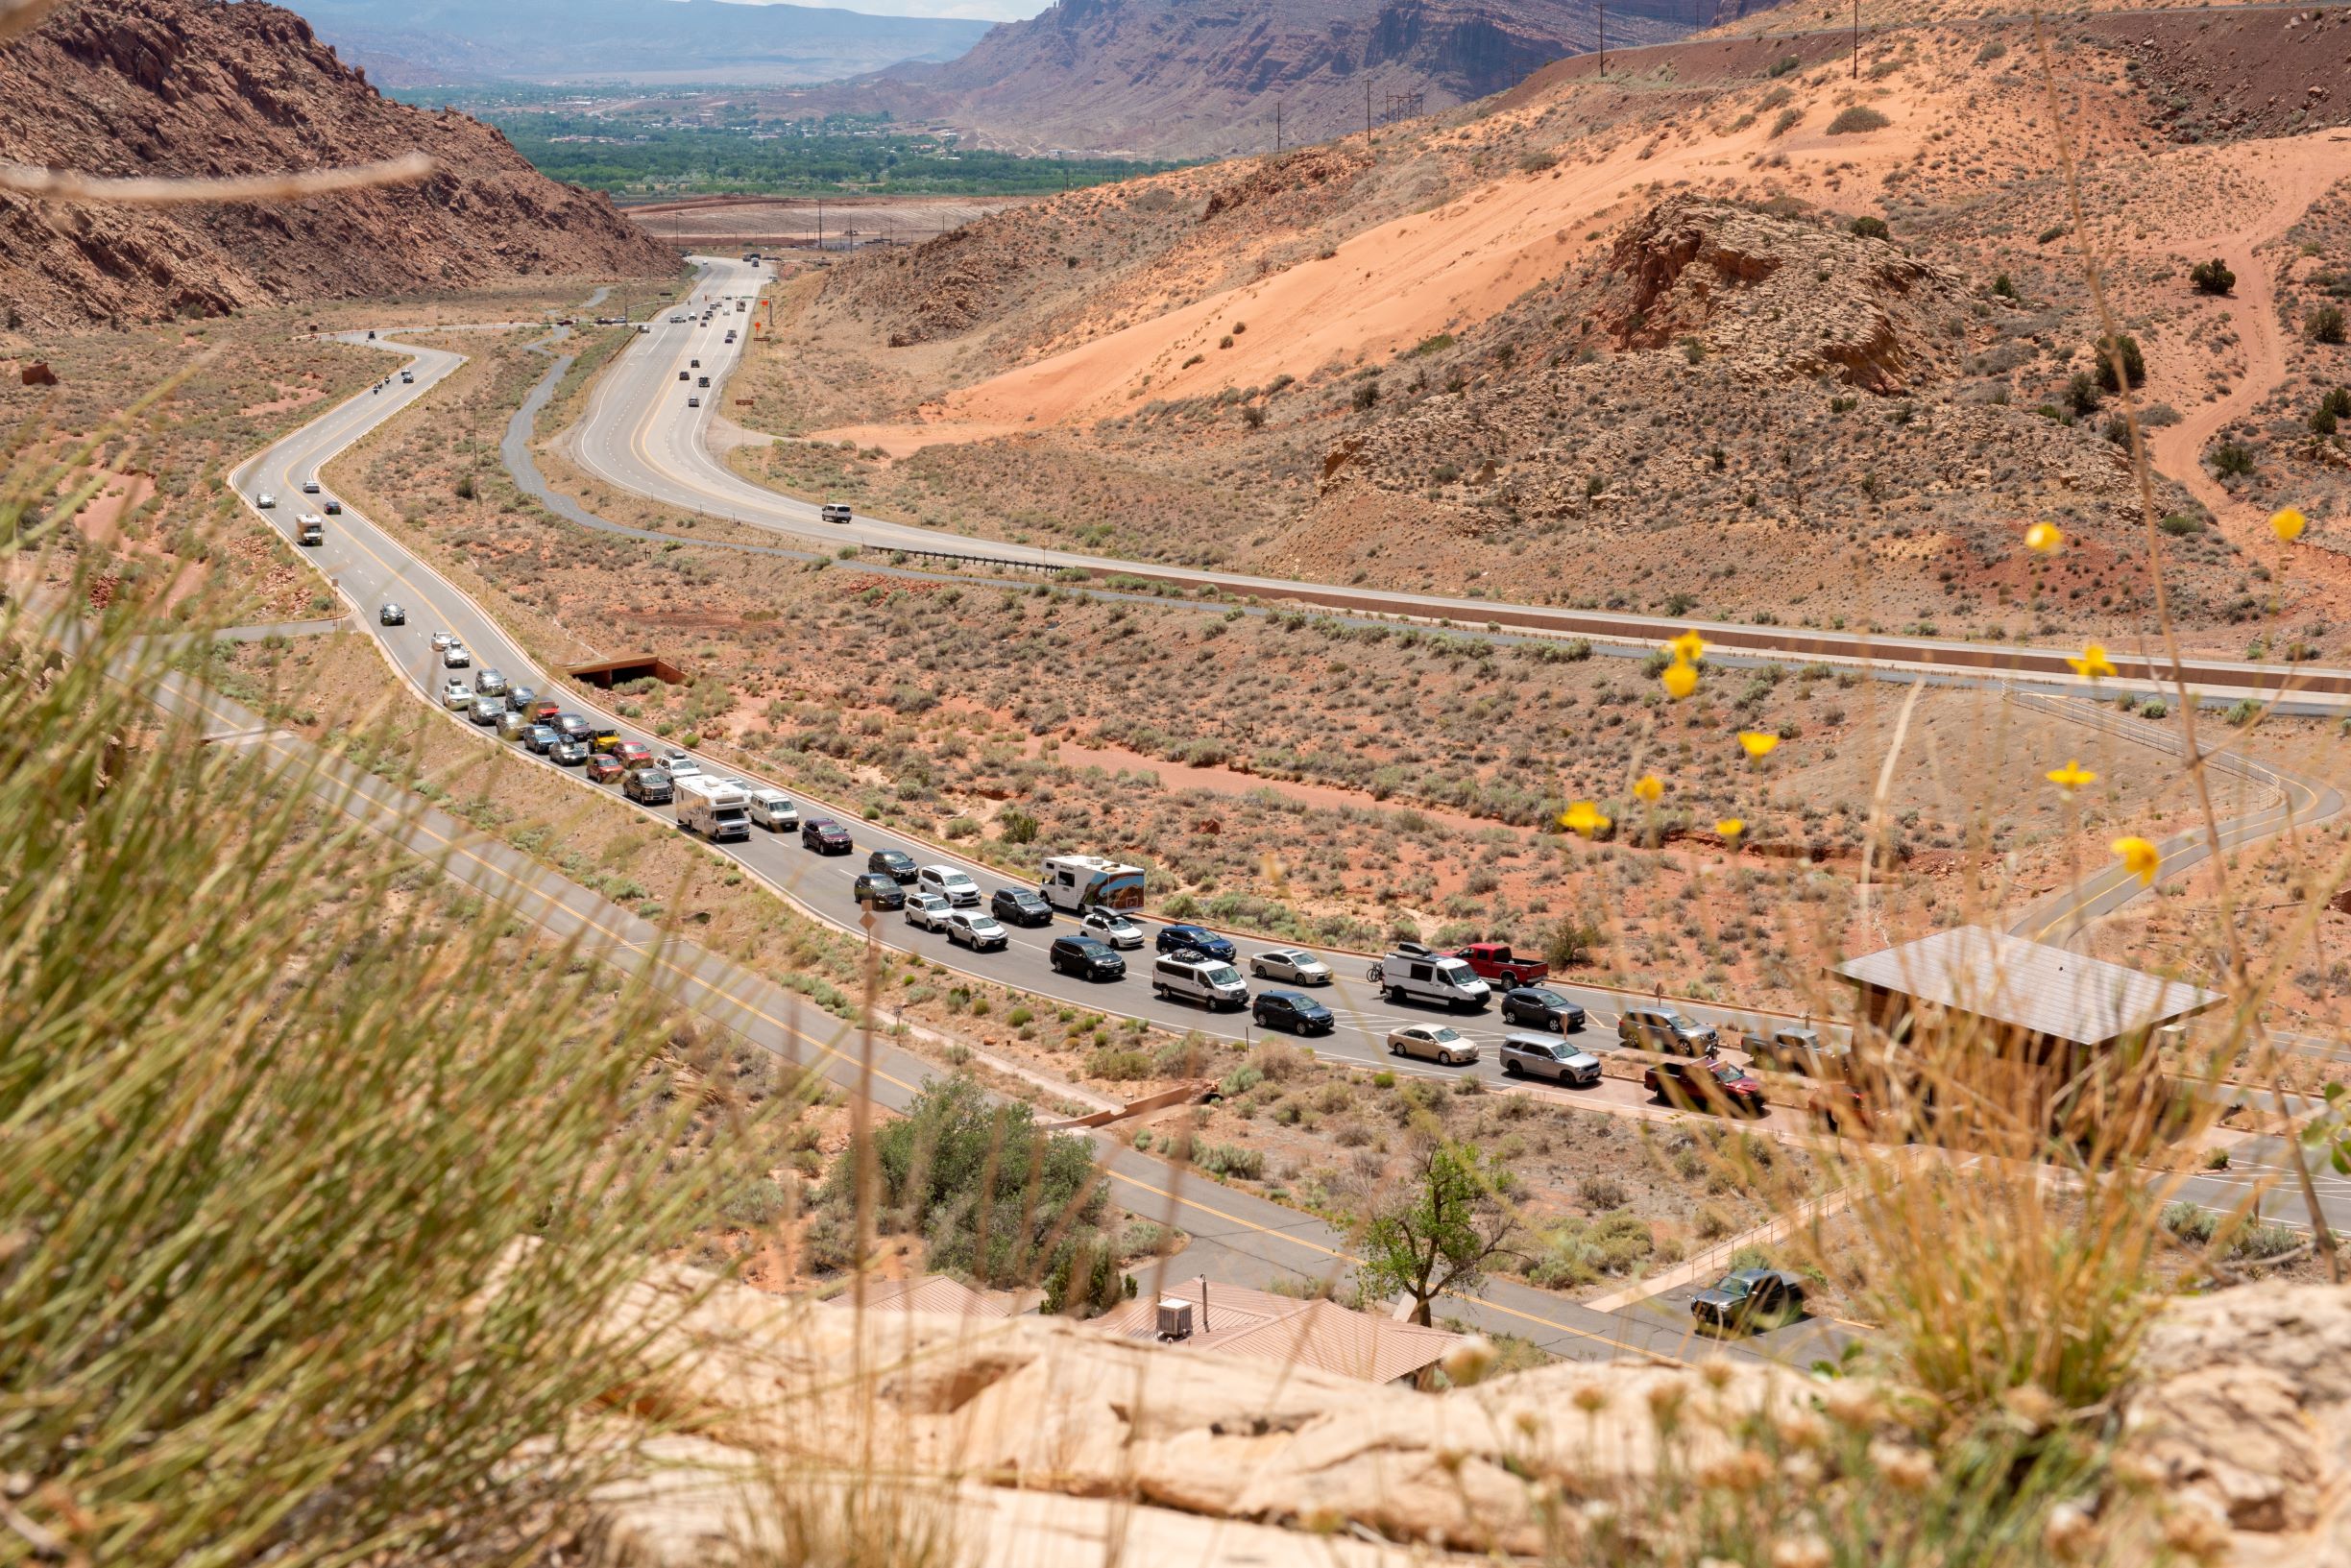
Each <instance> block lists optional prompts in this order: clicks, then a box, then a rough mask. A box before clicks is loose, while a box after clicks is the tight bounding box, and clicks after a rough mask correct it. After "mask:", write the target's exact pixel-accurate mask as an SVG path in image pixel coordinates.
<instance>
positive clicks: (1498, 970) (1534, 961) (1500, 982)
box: [1451, 942, 1551, 991]
mask: <svg viewBox="0 0 2351 1568" xmlns="http://www.w3.org/2000/svg"><path fill="white" fill-rule="evenodd" d="M1451 956H1453V957H1455V958H1459V959H1460V960H1461V961H1462V962H1463V963H1465V964H1467V965H1468V966H1469V967H1470V968H1471V969H1472V970H1475V971H1476V972H1477V977H1478V978H1480V979H1482V980H1491V981H1492V982H1493V985H1494V989H1495V990H1497V991H1513V990H1515V989H1517V988H1518V987H1519V986H1522V985H1540V984H1541V983H1542V982H1543V981H1545V980H1547V979H1549V978H1550V977H1551V966H1550V965H1549V964H1548V963H1546V962H1544V961H1543V960H1542V959H1540V958H1531V957H1529V956H1527V955H1526V954H1525V953H1513V952H1511V945H1510V944H1509V943H1508V942H1472V943H1470V944H1469V945H1468V946H1467V947H1462V948H1455V949H1454V950H1453V952H1452V954H1451Z"/></svg>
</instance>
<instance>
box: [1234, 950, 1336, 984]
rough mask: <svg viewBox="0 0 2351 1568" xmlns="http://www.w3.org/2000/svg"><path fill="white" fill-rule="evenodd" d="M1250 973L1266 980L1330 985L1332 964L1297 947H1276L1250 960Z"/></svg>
mask: <svg viewBox="0 0 2351 1568" xmlns="http://www.w3.org/2000/svg"><path fill="white" fill-rule="evenodd" d="M1249 973H1250V974H1252V975H1254V976H1256V977H1258V978H1259V979H1264V980H1288V981H1289V982H1290V983H1291V984H1293V985H1328V984H1330V982H1331V972H1330V965H1328V964H1326V963H1324V962H1323V961H1322V960H1321V959H1320V958H1318V957H1316V956H1315V955H1314V954H1313V953H1307V952H1304V951H1302V950H1300V949H1297V948H1274V949H1272V950H1271V951H1270V952H1266V953H1258V954H1257V955H1256V956H1255V957H1253V958H1251V959H1250V960H1249Z"/></svg>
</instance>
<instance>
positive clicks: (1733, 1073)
mask: <svg viewBox="0 0 2351 1568" xmlns="http://www.w3.org/2000/svg"><path fill="white" fill-rule="evenodd" d="M1641 1087H1642V1088H1643V1089H1646V1090H1648V1091H1649V1093H1650V1094H1652V1095H1654V1096H1656V1097H1657V1098H1660V1099H1661V1100H1664V1101H1666V1102H1667V1103H1668V1104H1672V1105H1679V1106H1681V1107H1683V1108H1684V1109H1685V1110H1698V1111H1717V1112H1719V1111H1730V1112H1734V1113H1736V1114H1738V1115H1741V1116H1761V1115H1762V1114H1763V1086H1762V1085H1761V1084H1759V1083H1757V1081H1756V1080H1755V1079H1753V1078H1751V1077H1749V1076H1748V1075H1747V1072H1746V1070H1745V1069H1744V1068H1737V1067H1733V1066H1732V1065H1731V1064H1730V1063H1729V1062H1726V1061H1722V1060H1720V1059H1718V1058H1715V1057H1711V1056H1668V1057H1666V1058H1665V1059H1664V1060H1663V1061H1661V1062H1659V1063H1658V1064H1657V1065H1656V1066H1655V1067H1652V1068H1651V1069H1649V1071H1648V1072H1646V1073H1642V1074H1641Z"/></svg>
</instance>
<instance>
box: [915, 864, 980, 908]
mask: <svg viewBox="0 0 2351 1568" xmlns="http://www.w3.org/2000/svg"><path fill="white" fill-rule="evenodd" d="M914 885H915V886H916V887H919V888H921V889H922V890H923V891H924V892H926V893H937V894H939V895H941V896H943V897H944V898H945V899H946V900H947V902H948V903H949V904H952V905H955V906H956V907H957V908H958V909H977V908H979V907H980V884H979V883H978V882H976V881H973V880H971V879H970V878H969V877H967V876H965V875H964V874H963V873H962V872H960V871H957V869H956V868H955V867H953V866H925V867H923V868H922V870H920V871H918V872H916V873H915V874H914Z"/></svg>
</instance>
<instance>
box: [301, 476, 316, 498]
mask: <svg viewBox="0 0 2351 1568" xmlns="http://www.w3.org/2000/svg"><path fill="white" fill-rule="evenodd" d="M318 493H319V482H318V481H317V480H316V479H304V480H303V495H317V494H318Z"/></svg>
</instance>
